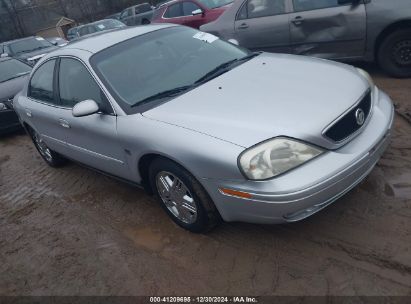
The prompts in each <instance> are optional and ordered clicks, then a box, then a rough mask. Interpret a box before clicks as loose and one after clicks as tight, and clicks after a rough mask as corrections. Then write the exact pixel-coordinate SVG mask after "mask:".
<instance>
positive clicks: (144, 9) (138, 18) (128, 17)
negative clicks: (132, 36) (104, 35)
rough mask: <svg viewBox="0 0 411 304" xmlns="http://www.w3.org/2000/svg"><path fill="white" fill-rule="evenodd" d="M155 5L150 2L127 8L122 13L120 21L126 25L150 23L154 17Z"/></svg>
mask: <svg viewBox="0 0 411 304" xmlns="http://www.w3.org/2000/svg"><path fill="white" fill-rule="evenodd" d="M153 12H154V7H152V6H151V5H150V4H148V3H142V4H139V5H135V6H131V7H128V8H126V9H125V10H124V11H122V12H121V14H120V21H122V22H124V23H125V24H126V25H141V24H149V23H150V22H151V18H152V17H153Z"/></svg>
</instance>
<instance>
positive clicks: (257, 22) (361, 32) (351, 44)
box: [201, 0, 411, 77]
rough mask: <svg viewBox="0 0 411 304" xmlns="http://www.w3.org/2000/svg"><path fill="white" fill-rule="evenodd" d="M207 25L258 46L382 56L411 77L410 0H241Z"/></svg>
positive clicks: (397, 72) (347, 56)
mask: <svg viewBox="0 0 411 304" xmlns="http://www.w3.org/2000/svg"><path fill="white" fill-rule="evenodd" d="M201 30H202V31H205V32H208V33H210V34H214V35H216V36H219V37H220V38H222V39H225V40H230V39H233V40H237V42H238V43H239V44H240V45H241V46H243V47H245V48H248V49H251V50H253V51H268V52H279V53H292V54H297V55H308V56H313V57H321V58H326V59H336V60H342V61H357V60H365V61H376V62H378V63H379V64H380V66H381V67H382V68H383V69H384V70H385V71H386V72H388V73H389V74H391V75H393V76H396V77H411V1H410V0H395V1H387V0H372V1H369V0H367V1H365V0H237V1H236V2H234V4H233V5H232V6H231V7H230V8H229V9H228V10H226V12H225V13H224V14H223V15H222V16H221V17H220V18H219V19H218V20H216V21H215V22H212V23H209V24H207V25H204V26H202V27H201Z"/></svg>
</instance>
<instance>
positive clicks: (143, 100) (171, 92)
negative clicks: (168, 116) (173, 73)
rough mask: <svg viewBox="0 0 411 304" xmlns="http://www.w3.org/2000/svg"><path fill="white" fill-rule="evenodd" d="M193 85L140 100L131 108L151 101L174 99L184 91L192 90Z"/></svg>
mask: <svg viewBox="0 0 411 304" xmlns="http://www.w3.org/2000/svg"><path fill="white" fill-rule="evenodd" d="M193 87H194V85H187V86H182V87H178V88H174V89H171V90H167V91H163V92H160V93H157V94H154V95H152V96H150V97H147V98H145V99H142V100H140V101H139V102H137V103H135V104H133V105H132V106H131V107H132V108H133V107H136V106H140V105H142V104H145V103H148V102H151V101H155V100H158V99H162V98H166V97H174V96H177V95H179V94H181V93H183V92H185V91H188V90H189V89H191V88H193Z"/></svg>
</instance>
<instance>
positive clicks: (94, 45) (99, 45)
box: [53, 24, 177, 55]
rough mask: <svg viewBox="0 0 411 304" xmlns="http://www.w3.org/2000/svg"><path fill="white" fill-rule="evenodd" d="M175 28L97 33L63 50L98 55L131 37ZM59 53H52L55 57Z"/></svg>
mask: <svg viewBox="0 0 411 304" xmlns="http://www.w3.org/2000/svg"><path fill="white" fill-rule="evenodd" d="M174 26H177V25H175V24H150V25H142V26H135V27H125V28H120V29H116V30H111V31H105V32H99V33H98V34H96V35H93V36H88V37H87V38H84V39H79V40H75V41H73V42H71V43H70V44H68V45H67V46H66V47H64V48H63V49H64V50H65V51H67V50H69V49H80V50H85V51H88V52H90V53H98V52H100V51H102V50H104V49H106V48H108V47H110V46H112V45H115V44H118V43H120V42H123V41H125V40H128V39H131V38H133V37H137V36H141V35H144V34H147V33H150V32H154V31H157V30H160V29H165V28H169V27H174ZM57 53H59V51H55V52H53V54H54V55H57Z"/></svg>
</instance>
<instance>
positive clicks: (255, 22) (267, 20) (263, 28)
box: [234, 0, 290, 52]
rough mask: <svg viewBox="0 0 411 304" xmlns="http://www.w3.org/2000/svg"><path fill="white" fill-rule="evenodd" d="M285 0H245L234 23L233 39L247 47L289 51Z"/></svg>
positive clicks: (258, 49)
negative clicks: (234, 34) (234, 35)
mask: <svg viewBox="0 0 411 304" xmlns="http://www.w3.org/2000/svg"><path fill="white" fill-rule="evenodd" d="M286 12H287V8H286V0H247V1H244V4H243V6H242V7H241V8H240V11H239V12H238V14H237V17H236V21H235V24H234V27H235V33H236V39H237V40H238V42H239V43H240V45H241V46H244V47H246V48H248V49H250V50H254V51H255V50H257V51H268V52H289V50H290V49H289V43H290V30H289V22H288V15H287V14H286Z"/></svg>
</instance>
